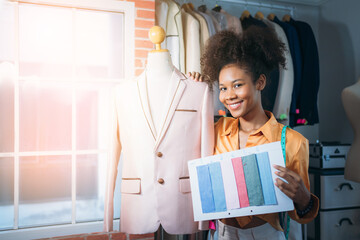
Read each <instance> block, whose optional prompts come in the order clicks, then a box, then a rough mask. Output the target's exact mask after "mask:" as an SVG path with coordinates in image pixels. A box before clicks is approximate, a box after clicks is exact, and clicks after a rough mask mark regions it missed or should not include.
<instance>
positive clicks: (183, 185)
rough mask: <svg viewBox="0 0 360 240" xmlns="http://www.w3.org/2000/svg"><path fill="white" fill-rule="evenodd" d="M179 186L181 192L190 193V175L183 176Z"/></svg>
mask: <svg viewBox="0 0 360 240" xmlns="http://www.w3.org/2000/svg"><path fill="white" fill-rule="evenodd" d="M179 188H180V192H181V193H190V192H191V187H190V178H189V177H181V178H180V179H179Z"/></svg>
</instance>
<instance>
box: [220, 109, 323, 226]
mask: <svg viewBox="0 0 360 240" xmlns="http://www.w3.org/2000/svg"><path fill="white" fill-rule="evenodd" d="M265 113H266V115H267V116H268V117H269V120H268V121H267V122H266V123H265V124H264V125H263V126H262V127H261V128H259V129H258V130H256V131H255V132H254V133H253V134H251V135H250V136H249V137H248V140H247V142H246V147H254V146H257V145H261V144H267V143H271V142H276V141H280V140H281V131H282V127H283V126H284V125H282V124H281V123H278V122H277V121H276V119H275V117H274V115H273V114H272V113H271V112H268V111H265ZM239 126H240V125H239V119H235V118H229V117H223V118H220V120H219V121H218V122H217V123H216V124H215V150H214V154H220V153H224V152H230V151H235V150H239ZM285 147H286V167H287V168H288V169H290V170H292V171H294V172H296V173H297V174H299V175H300V177H301V178H302V180H303V182H304V184H305V187H306V188H307V189H308V190H310V183H309V176H308V168H309V143H308V140H307V139H306V138H305V137H303V136H302V135H301V134H300V133H298V132H297V131H295V130H292V129H288V130H287V132H286V146H285ZM311 197H312V199H313V201H314V205H313V208H312V209H311V210H310V212H308V213H307V214H306V215H305V216H303V217H302V218H300V217H299V216H298V215H297V213H296V210H295V209H294V210H292V211H289V212H288V214H289V216H290V217H291V218H292V219H293V220H295V221H297V222H298V223H301V224H305V223H308V222H310V221H312V220H313V219H314V218H315V217H316V215H317V212H318V210H319V199H318V198H317V197H316V196H315V195H313V194H312V195H311ZM253 217H254V216H245V217H237V218H225V219H221V221H222V222H223V223H225V224H227V225H230V226H233V227H237V228H243V227H245V226H246V225H247V224H249V223H250V222H251V221H252V219H253ZM256 217H257V218H260V219H262V220H264V221H266V222H268V223H269V224H270V225H271V226H272V227H274V228H275V229H277V230H279V231H282V228H281V226H280V222H279V214H278V213H270V214H261V215H256Z"/></svg>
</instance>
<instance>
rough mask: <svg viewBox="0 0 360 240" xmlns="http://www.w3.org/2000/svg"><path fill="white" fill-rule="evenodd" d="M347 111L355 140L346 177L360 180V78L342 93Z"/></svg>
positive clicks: (349, 153) (349, 154) (347, 165)
mask: <svg viewBox="0 0 360 240" xmlns="http://www.w3.org/2000/svg"><path fill="white" fill-rule="evenodd" d="M341 99H342V102H343V105H344V109H345V113H346V115H347V118H348V119H349V122H350V124H351V126H352V128H353V129H354V141H353V143H352V145H351V147H350V150H349V152H348V154H347V158H346V163H345V174H344V177H345V179H347V180H351V181H355V182H360V174H359V172H360V108H359V105H360V78H359V80H358V81H357V82H356V83H355V84H354V85H351V86H349V87H347V88H345V89H344V90H343V91H342V93H341Z"/></svg>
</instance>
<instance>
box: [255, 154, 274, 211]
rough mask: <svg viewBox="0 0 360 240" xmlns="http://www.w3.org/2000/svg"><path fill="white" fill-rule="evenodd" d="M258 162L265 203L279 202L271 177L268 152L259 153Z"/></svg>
mask: <svg viewBox="0 0 360 240" xmlns="http://www.w3.org/2000/svg"><path fill="white" fill-rule="evenodd" d="M256 162H257V166H258V169H259V173H260V180H261V187H262V191H263V194H264V202H265V205H273V204H277V199H276V195H275V189H274V183H273V179H272V177H271V168H270V160H269V155H268V153H267V152H262V153H257V154H256Z"/></svg>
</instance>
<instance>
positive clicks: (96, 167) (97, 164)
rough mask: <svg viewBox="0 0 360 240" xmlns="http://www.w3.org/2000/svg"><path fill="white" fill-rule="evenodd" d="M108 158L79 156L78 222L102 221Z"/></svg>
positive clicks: (77, 164) (77, 170)
mask: <svg viewBox="0 0 360 240" xmlns="http://www.w3.org/2000/svg"><path fill="white" fill-rule="evenodd" d="M106 156H107V154H99V155H95V154H94V155H78V156H77V159H76V176H77V179H76V221H77V222H81V221H91V220H102V219H103V217H104V194H105V182H106V176H105V174H106Z"/></svg>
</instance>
